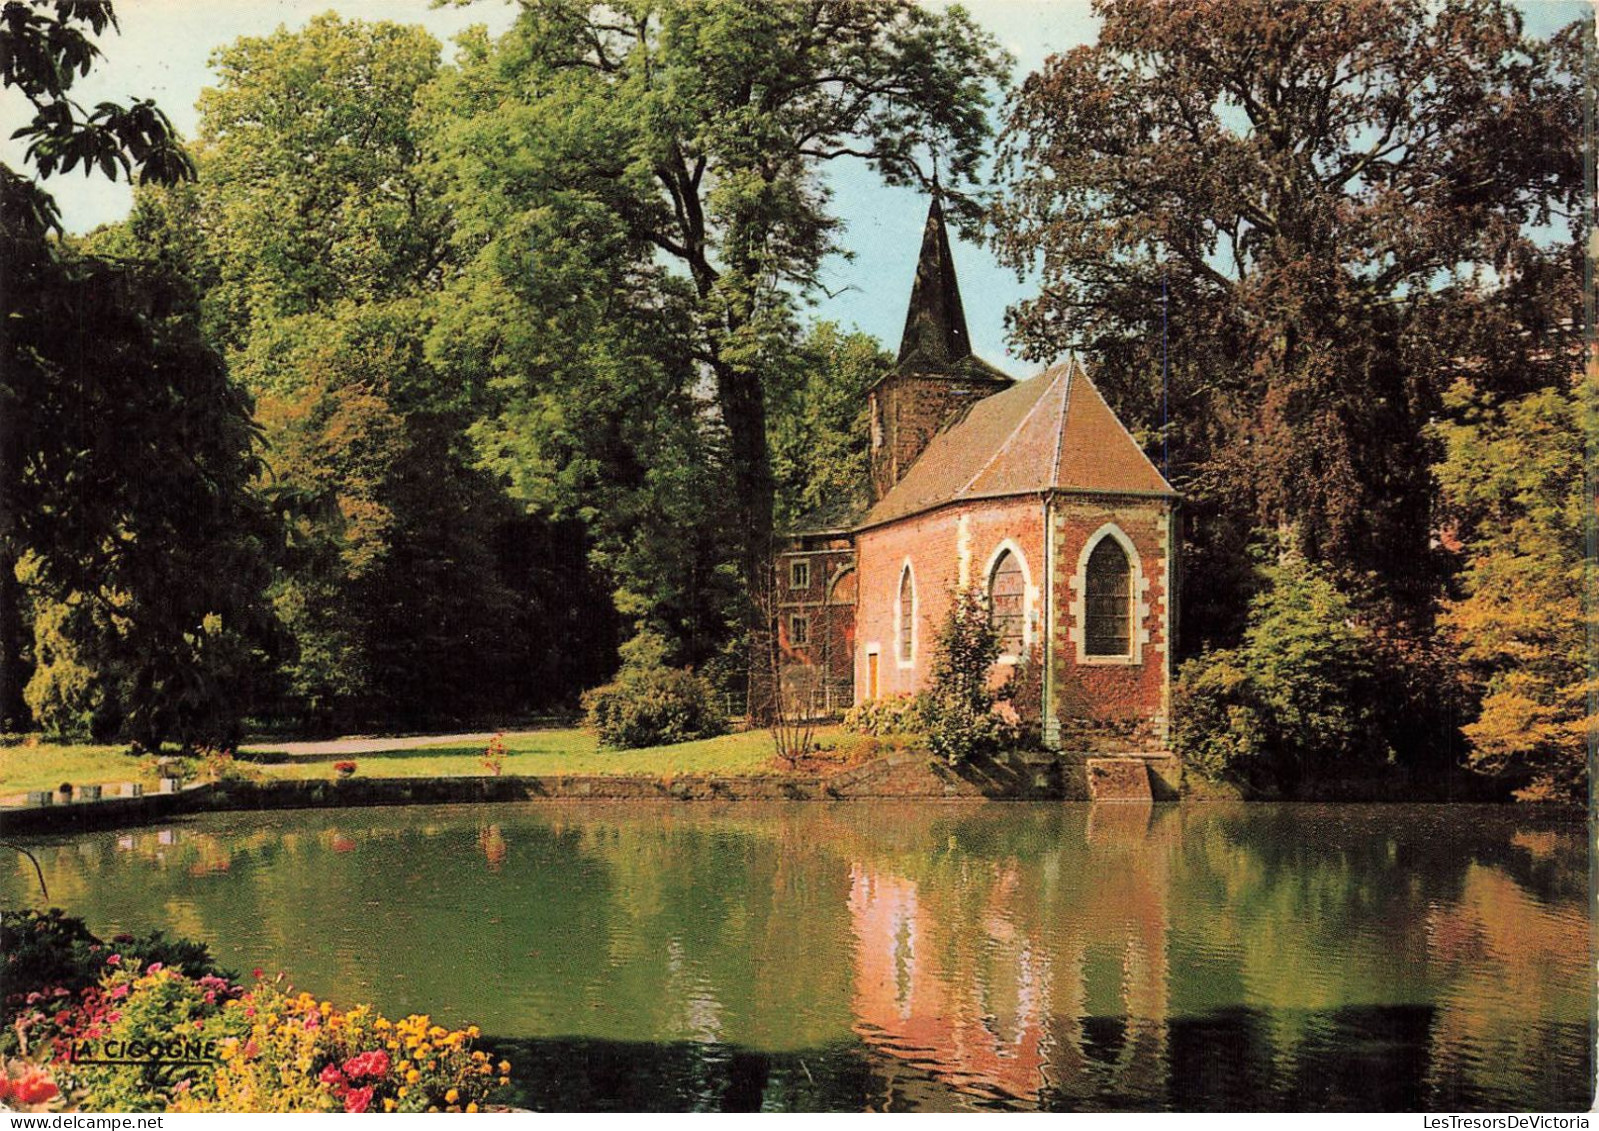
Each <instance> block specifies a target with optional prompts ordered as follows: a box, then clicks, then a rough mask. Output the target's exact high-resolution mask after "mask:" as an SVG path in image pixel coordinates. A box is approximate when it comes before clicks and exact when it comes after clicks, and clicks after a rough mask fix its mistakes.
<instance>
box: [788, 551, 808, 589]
mask: <svg viewBox="0 0 1599 1131" xmlns="http://www.w3.org/2000/svg"><path fill="white" fill-rule="evenodd" d="M788 587H789V588H790V589H809V588H810V587H811V563H810V561H809V560H807V559H805V558H801V559H800V560H799V561H795V562H789V563H788Z"/></svg>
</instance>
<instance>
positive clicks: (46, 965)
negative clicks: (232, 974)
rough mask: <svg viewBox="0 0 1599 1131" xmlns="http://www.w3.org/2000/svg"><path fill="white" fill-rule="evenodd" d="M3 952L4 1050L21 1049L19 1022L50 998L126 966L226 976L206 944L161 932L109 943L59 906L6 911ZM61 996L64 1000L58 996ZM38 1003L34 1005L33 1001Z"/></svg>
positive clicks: (1, 915) (0, 941)
mask: <svg viewBox="0 0 1599 1131" xmlns="http://www.w3.org/2000/svg"><path fill="white" fill-rule="evenodd" d="M0 952H3V953H4V954H5V978H4V984H5V987H6V996H5V999H4V1001H3V1003H0V1019H3V1022H4V1029H3V1030H0V1048H9V1047H15V1046H14V1042H15V1038H16V1033H15V1031H14V1028H13V1023H14V1022H15V1020H16V1019H17V1018H18V1016H19V1015H21V1014H22V1013H24V1012H26V1011H28V1010H29V1008H30V1007H31V1006H34V1005H36V1004H38V1002H39V1001H40V1000H42V997H41V995H43V996H45V997H54V996H61V997H66V996H69V995H76V994H79V993H81V992H82V991H83V990H85V989H87V988H89V987H91V986H94V985H95V984H97V983H98V982H99V980H100V978H101V977H102V975H104V974H105V973H106V972H107V971H108V970H110V969H115V968H116V967H117V966H119V965H121V964H122V963H123V962H124V961H129V962H133V963H137V964H139V965H147V964H151V963H159V964H161V965H163V966H167V967H170V968H174V969H177V970H179V971H181V972H182V973H183V974H184V975H186V976H187V977H190V978H204V977H208V976H226V975H225V972H224V971H223V970H221V968H220V967H218V966H217V964H216V961H215V960H214V959H213V958H212V957H211V952H210V950H209V949H208V948H207V947H206V945H205V944H204V943H198V942H191V941H189V940H187V939H169V938H167V937H166V935H164V934H163V933H162V932H160V931H152V932H150V933H149V934H146V935H139V936H134V935H126V934H124V935H117V936H116V937H115V938H113V939H112V940H111V941H109V942H106V941H103V940H101V939H99V938H97V937H95V935H94V934H93V933H91V932H90V930H89V928H88V927H86V926H85V925H84V922H83V920H82V919H78V918H74V917H72V916H69V915H67V914H66V913H65V912H63V911H62V910H61V909H60V908H59V907H55V908H51V909H50V910H49V911H44V912H40V911H32V910H26V911H13V910H3V911H0ZM58 990H59V991H61V992H60V994H59V995H57V994H56V991H58ZM30 996H31V997H33V999H34V1000H33V1001H32V1002H30V1001H28V998H29V997H30Z"/></svg>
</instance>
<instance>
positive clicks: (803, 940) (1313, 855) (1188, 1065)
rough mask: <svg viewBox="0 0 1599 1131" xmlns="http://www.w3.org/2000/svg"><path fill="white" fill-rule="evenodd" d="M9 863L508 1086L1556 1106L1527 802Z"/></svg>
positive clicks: (760, 814)
mask: <svg viewBox="0 0 1599 1131" xmlns="http://www.w3.org/2000/svg"><path fill="white" fill-rule="evenodd" d="M38 854H39V856H40V860H41V863H42V864H43V865H44V867H45V869H46V874H47V876H48V879H49V883H50V888H51V893H52V895H53V896H54V897H55V902H57V903H60V904H62V905H64V906H66V907H68V908H70V909H72V910H73V911H75V912H77V913H81V914H84V915H86V916H87V917H88V918H89V919H90V921H91V923H92V924H93V925H94V926H95V927H96V928H97V929H99V930H101V931H104V932H109V931H115V930H122V929H143V928H146V927H150V926H161V927H164V928H166V929H169V930H173V931H177V932H181V933H183V934H187V935H191V936H194V937H198V938H203V939H206V940H208V941H210V942H212V944H213V946H214V947H215V948H216V949H217V950H218V952H219V953H220V954H221V955H222V956H223V957H224V959H225V960H226V961H228V962H230V963H232V964H234V965H235V966H237V967H238V968H241V969H248V968H250V967H253V966H263V967H267V968H269V969H270V968H285V969H288V970H289V971H290V972H291V973H292V974H293V976H294V977H295V979H296V980H297V981H298V982H299V983H301V984H303V985H305V986H307V987H311V988H315V989H316V990H317V991H318V992H321V993H326V994H331V995H338V996H343V997H346V998H352V999H353V998H364V999H370V1000H373V1001H375V1002H376V1003H377V1004H379V1005H380V1006H381V1007H382V1008H384V1009H385V1010H388V1011H391V1012H401V1011H407V1010H413V1009H414V1010H426V1011H431V1012H433V1013H434V1014H436V1015H438V1016H440V1017H443V1018H445V1019H449V1020H459V1021H462V1022H465V1021H467V1020H476V1021H478V1022H480V1023H481V1024H482V1025H483V1026H484V1028H485V1030H486V1031H488V1032H491V1033H493V1034H495V1035H496V1036H497V1039H498V1040H499V1041H500V1043H501V1044H502V1046H504V1047H506V1048H507V1049H508V1050H513V1051H514V1052H515V1054H516V1055H515V1059H516V1060H517V1063H518V1065H519V1066H522V1068H521V1071H520V1072H519V1079H520V1081H521V1082H522V1086H523V1088H524V1092H523V1100H524V1102H526V1103H528V1104H529V1105H530V1106H543V1107H552V1108H560V1107H589V1108H596V1107H616V1108H622V1109H660V1110H670V1109H678V1108H695V1109H700V1108H704V1109H718V1108H721V1109H734V1110H744V1109H748V1108H751V1107H761V1106H765V1107H769V1108H779V1109H825V1108H835V1109H836V1108H860V1107H871V1108H900V1109H902V1108H939V1109H949V1108H959V1107H1043V1108H1055V1109H1113V1110H1115V1109H1155V1108H1167V1107H1174V1108H1179V1109H1201V1108H1237V1107H1264V1108H1312V1109H1336V1108H1359V1109H1371V1108H1412V1109H1413V1108H1422V1107H1433V1108H1449V1109H1455V1110H1461V1109H1471V1108H1524V1109H1542V1110H1550V1109H1555V1110H1561V1109H1578V1108H1586V1107H1587V1106H1588V1103H1589V1100H1590V1098H1591V1097H1590V1093H1589V1088H1590V1085H1589V1081H1590V1079H1591V1074H1592V1063H1593V1060H1592V1053H1591V1049H1590V1043H1589V1042H1590V1038H1589V1010H1590V1008H1591V1005H1590V1003H1591V990H1592V978H1591V976H1590V975H1589V957H1588V956H1589V939H1590V934H1589V927H1588V920H1587V914H1586V908H1587V854H1586V842H1585V839H1584V829H1583V826H1582V825H1581V824H1580V823H1569V822H1567V823H1563V822H1561V821H1560V820H1557V819H1552V818H1550V817H1549V816H1548V815H1543V814H1538V813H1535V812H1529V811H1527V810H1506V809H1471V808H1463V807H1370V806H1364V807H1363V806H1253V807H1243V806H1194V807H1169V806H1160V807H1149V806H1143V807H1139V806H1102V807H1097V808H1095V807H1088V806H1058V805H1057V806H1036V807H1033V806H998V805H989V806H965V805H949V806H936V805H934V806H926V805H923V806H914V805H906V806H881V805H877V806H862V805H838V806H818V805H809V806H807V805H796V806H773V807H756V806H727V807H724V808H721V809H711V808H707V807H701V806H659V805H657V806H636V807H634V806H622V805H592V806H561V805H549V806H543V807H541V806H497V807H475V808H471V807H428V808H409V809H374V810H361V811H349V812H305V813H288V814H284V813H273V814H260V815H243V814H234V815H212V816H208V817H204V818H197V819H195V820H193V821H190V822H185V823H181V824H174V825H170V826H166V827H163V828H160V829H152V830H140V831H136V832H121V833H108V834H104V835H88V836H84V837H81V838H75V839H62V840H58V841H52V842H49V843H47V844H46V845H44V846H43V849H42V851H40V852H39V853H38ZM24 865H25V862H23V864H19V866H18V868H17V869H16V871H15V872H14V873H12V874H8V875H7V876H6V877H5V883H4V886H3V894H4V895H5V896H6V897H7V898H8V899H9V900H10V901H12V902H18V901H21V902H29V901H32V900H34V899H35V898H36V888H34V887H31V886H30V884H31V880H32V875H31V866H29V867H26V869H25V868H24Z"/></svg>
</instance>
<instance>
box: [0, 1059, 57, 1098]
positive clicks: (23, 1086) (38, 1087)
mask: <svg viewBox="0 0 1599 1131" xmlns="http://www.w3.org/2000/svg"><path fill="white" fill-rule="evenodd" d="M7 1083H8V1084H9V1085H10V1092H11V1096H12V1097H13V1098H14V1099H16V1100H18V1101H20V1102H22V1103H24V1104H28V1105H30V1106H31V1105H33V1104H42V1103H44V1102H45V1101H46V1100H51V1099H54V1098H55V1097H56V1096H58V1095H60V1094H61V1089H60V1088H58V1087H56V1086H55V1082H54V1081H53V1080H51V1079H50V1077H49V1076H47V1075H45V1073H44V1072H43V1071H42V1070H41V1069H38V1068H30V1069H28V1070H27V1071H26V1072H24V1073H23V1074H22V1079H20V1080H11V1081H7Z"/></svg>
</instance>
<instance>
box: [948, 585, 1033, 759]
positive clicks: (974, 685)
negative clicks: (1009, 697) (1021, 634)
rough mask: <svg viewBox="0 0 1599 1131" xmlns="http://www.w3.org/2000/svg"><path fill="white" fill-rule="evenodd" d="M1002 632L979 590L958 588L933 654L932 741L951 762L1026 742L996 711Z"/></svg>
mask: <svg viewBox="0 0 1599 1131" xmlns="http://www.w3.org/2000/svg"><path fill="white" fill-rule="evenodd" d="M997 659H999V636H998V635H997V634H996V633H995V632H994V626H993V625H992V624H991V623H990V621H989V619H988V602H987V600H986V599H985V598H984V596H983V594H982V593H981V592H980V591H978V590H976V589H964V590H961V591H959V592H957V593H956V594H955V596H954V599H953V600H952V601H951V602H950V605H949V612H948V613H947V614H946V615H945V617H944V623H943V625H942V626H940V628H939V632H938V641H937V644H936V646H935V648H934V653H933V687H932V691H931V693H930V694H929V697H928V701H929V707H930V709H929V718H928V735H927V745H928V748H929V749H930V750H931V751H932V752H933V754H934V756H935V757H937V758H939V759H940V760H941V761H944V762H946V763H948V764H949V765H951V766H957V765H960V764H961V763H963V762H969V761H971V760H972V759H973V758H978V757H983V756H986V755H992V754H994V753H996V752H997V751H999V750H1001V749H1003V748H1004V747H1006V746H1010V745H1014V744H1015V743H1017V742H1018V741H1019V740H1020V734H1019V733H1018V730H1017V728H1016V726H1015V725H1013V724H1012V723H1009V722H1007V721H1006V720H1004V719H1003V718H1001V717H1000V716H999V715H997V714H995V713H994V707H995V705H996V704H998V703H999V702H1000V701H1001V700H1002V699H1003V698H1004V697H1005V695H1004V693H1003V692H997V691H995V690H994V688H993V687H992V686H990V676H991V674H992V672H993V668H994V661H995V660H997Z"/></svg>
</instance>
